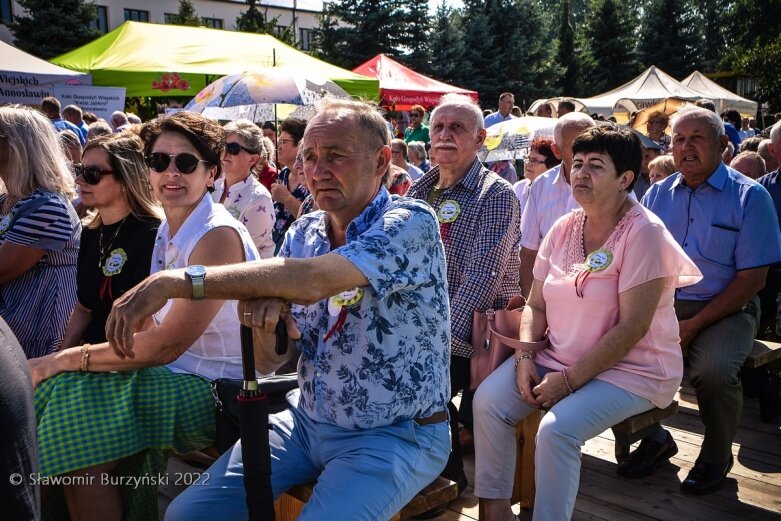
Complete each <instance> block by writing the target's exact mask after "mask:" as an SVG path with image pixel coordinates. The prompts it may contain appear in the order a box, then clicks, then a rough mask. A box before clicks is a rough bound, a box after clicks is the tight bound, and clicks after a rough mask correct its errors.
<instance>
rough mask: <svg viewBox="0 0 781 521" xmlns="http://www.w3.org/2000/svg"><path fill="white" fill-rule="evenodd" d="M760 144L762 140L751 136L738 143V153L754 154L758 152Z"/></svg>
mask: <svg viewBox="0 0 781 521" xmlns="http://www.w3.org/2000/svg"><path fill="white" fill-rule="evenodd" d="M761 142H762V138H761V137H758V136H752V137H749V138H746V139H744V140H743V141H741V142H740V148H739V152H746V151H749V152H756V151H757V150H759V144H760V143H761Z"/></svg>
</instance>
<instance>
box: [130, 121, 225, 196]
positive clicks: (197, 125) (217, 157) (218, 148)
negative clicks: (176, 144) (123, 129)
mask: <svg viewBox="0 0 781 521" xmlns="http://www.w3.org/2000/svg"><path fill="white" fill-rule="evenodd" d="M164 132H176V133H177V134H181V135H182V136H184V137H185V138H186V139H187V141H189V142H190V144H191V145H192V146H194V147H195V149H196V150H197V151H198V153H200V154H201V155H202V156H203V160H204V161H206V164H207V165H209V166H210V167H211V166H216V167H217V173H216V174H215V175H214V178H215V179H217V178H218V177H220V174H221V173H222V160H221V156H222V151H223V150H224V149H225V130H224V129H223V128H222V127H221V126H220V124H219V123H217V122H216V121H213V120H211V119H208V118H205V117H203V116H201V115H200V114H198V113H197V112H177V113H176V114H170V115H165V116H159V117H157V118H155V119H153V120H151V121H148V122H147V123H145V124H144V126H143V127H141V132H140V134H139V135H140V136H141V139H142V140H143V141H144V155H145V156H148V155H149V154H151V153H152V148H153V147H154V146H155V142H156V141H157V138H159V137H160V135H161V134H163V133H164ZM212 190H213V189H212ZM210 191H211V190H210Z"/></svg>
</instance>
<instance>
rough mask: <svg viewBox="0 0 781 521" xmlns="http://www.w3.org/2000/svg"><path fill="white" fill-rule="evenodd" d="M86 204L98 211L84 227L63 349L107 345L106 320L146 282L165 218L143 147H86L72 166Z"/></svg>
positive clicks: (119, 140)
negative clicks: (125, 296)
mask: <svg viewBox="0 0 781 521" xmlns="http://www.w3.org/2000/svg"><path fill="white" fill-rule="evenodd" d="M73 171H74V173H75V174H76V185H78V187H79V193H80V195H81V202H82V204H83V205H84V206H85V207H87V208H91V209H92V210H93V211H92V212H91V213H89V214H88V215H87V217H86V218H85V219H84V221H83V225H84V229H83V231H82V232H81V248H80V249H79V261H78V269H77V274H76V282H77V285H78V300H77V302H76V307H75V308H74V310H73V313H72V314H71V318H70V321H69V322H68V328H67V329H66V330H65V336H64V337H63V339H62V347H64V348H67V347H72V346H74V345H77V344H78V345H81V344H82V343H83V342H89V343H91V344H96V343H100V342H105V341H106V330H105V327H106V318H108V314H109V312H110V311H111V306H112V304H113V303H114V300H115V299H116V298H118V297H119V296H120V295H122V294H123V293H124V292H125V291H127V290H128V289H130V288H132V287H133V286H135V285H136V284H138V283H139V282H141V281H142V280H144V279H145V278H146V277H147V276H149V266H150V265H151V262H152V247H153V246H154V244H155V236H156V234H157V227H158V226H159V225H160V220H161V219H162V216H163V212H162V210H161V209H160V207H159V206H158V204H157V203H156V202H155V200H154V195H153V194H152V189H151V187H150V185H149V169H148V168H147V167H146V165H145V164H144V144H143V143H142V142H141V140H140V139H139V138H138V137H137V136H136V135H134V134H131V133H129V132H124V133H122V134H112V135H108V136H100V137H98V138H95V139H93V140H92V141H89V142H87V146H86V148H85V149H84V155H83V157H82V160H81V163H80V164H75V165H73Z"/></svg>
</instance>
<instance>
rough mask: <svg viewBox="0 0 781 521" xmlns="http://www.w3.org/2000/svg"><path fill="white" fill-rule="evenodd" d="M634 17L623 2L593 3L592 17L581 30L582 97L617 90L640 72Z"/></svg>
mask: <svg viewBox="0 0 781 521" xmlns="http://www.w3.org/2000/svg"><path fill="white" fill-rule="evenodd" d="M633 15H634V13H632V12H631V11H629V10H628V9H627V8H626V7H625V5H624V4H623V2H620V1H617V0H591V4H590V16H589V17H588V18H587V19H586V20H585V21H584V22H583V23H582V24H581V25H580V27H579V28H578V33H579V34H578V38H579V40H580V43H581V45H580V49H581V56H580V64H581V66H582V67H583V71H584V74H583V79H582V90H583V94H585V95H587V96H593V95H595V94H599V93H602V92H604V91H606V90H609V89H612V88H615V87H618V86H619V85H621V84H623V83H626V82H627V81H629V80H631V79H632V78H633V77H635V75H636V74H637V73H638V72H639V67H638V64H637V54H636V52H635V42H636V40H637V37H636V35H635V34H634V32H633V31H634V28H635V27H637V19H636V18H635V17H634V16H633Z"/></svg>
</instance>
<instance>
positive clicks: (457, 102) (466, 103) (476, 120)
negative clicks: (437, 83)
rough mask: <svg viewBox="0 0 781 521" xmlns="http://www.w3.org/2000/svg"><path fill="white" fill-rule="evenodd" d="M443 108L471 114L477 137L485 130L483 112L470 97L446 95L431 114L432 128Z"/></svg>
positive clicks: (470, 117) (430, 122)
mask: <svg viewBox="0 0 781 521" xmlns="http://www.w3.org/2000/svg"><path fill="white" fill-rule="evenodd" d="M443 108H447V109H459V110H464V111H466V112H467V113H468V114H469V119H471V120H472V124H473V126H474V129H475V131H474V134H475V135H477V133H478V132H480V130H481V129H482V128H483V111H481V110H480V106H479V105H478V104H477V103H475V101H474V100H473V99H472V98H470V97H469V96H466V95H464V94H445V95H444V96H442V98H441V99H440V100H439V105H437V106H436V107H435V108H434V110H433V112H432V113H431V119H430V121H429V124H430V125H431V126H434V121H435V119H436V117H437V113H438V112H439V111H440V110H441V109H443Z"/></svg>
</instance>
